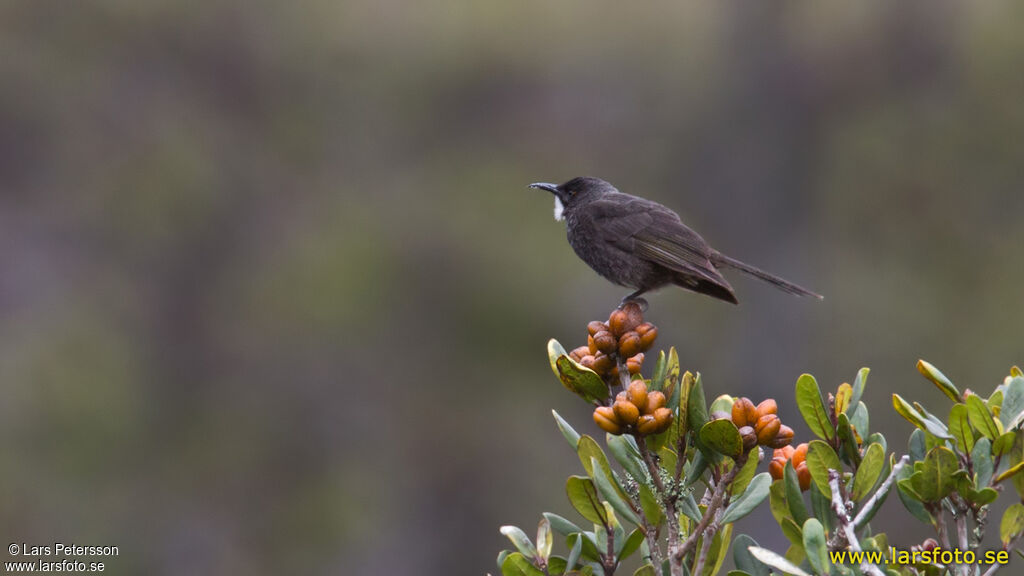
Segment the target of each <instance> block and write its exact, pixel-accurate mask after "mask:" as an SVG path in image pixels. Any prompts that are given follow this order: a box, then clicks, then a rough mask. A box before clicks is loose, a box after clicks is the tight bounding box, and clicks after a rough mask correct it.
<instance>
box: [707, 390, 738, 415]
mask: <svg viewBox="0 0 1024 576" xmlns="http://www.w3.org/2000/svg"><path fill="white" fill-rule="evenodd" d="M733 402H735V401H734V400H733V399H732V396H729V395H728V394H722V395H721V396H719V397H718V398H715V399H714V400H713V401H712V402H711V407H710V408H708V410H710V411H711V413H712V414H714V413H715V412H725V413H726V414H731V413H732V405H733Z"/></svg>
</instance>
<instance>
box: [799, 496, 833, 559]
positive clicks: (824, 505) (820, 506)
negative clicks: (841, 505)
mask: <svg viewBox="0 0 1024 576" xmlns="http://www.w3.org/2000/svg"><path fill="white" fill-rule="evenodd" d="M809 492H810V493H811V516H813V517H814V518H817V519H818V520H819V521H820V522H821V523H822V524H823V525H824V526H825V532H828V533H831V532H832V529H833V527H834V524H835V513H834V512H833V511H832V500H831V498H830V497H828V496H826V495H824V494H822V493H821V492H820V491H819V490H817V488H815V489H814V490H809ZM798 542H799V543H800V549H801V550H802V549H803V547H804V544H803V537H801V539H800V540H799V541H798Z"/></svg>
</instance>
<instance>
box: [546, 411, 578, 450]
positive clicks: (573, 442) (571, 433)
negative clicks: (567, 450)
mask: <svg viewBox="0 0 1024 576" xmlns="http://www.w3.org/2000/svg"><path fill="white" fill-rule="evenodd" d="M551 414H553V415H554V417H555V424H557V425H558V430H559V431H560V432H561V433H562V436H565V440H566V441H567V442H569V446H572V449H573V450H575V449H576V446H577V445H579V443H580V435H579V433H578V432H576V430H573V427H572V426H570V425H569V423H568V422H566V421H565V419H564V418H562V416H561V415H559V414H558V412H555V411H554V410H552V411H551Z"/></svg>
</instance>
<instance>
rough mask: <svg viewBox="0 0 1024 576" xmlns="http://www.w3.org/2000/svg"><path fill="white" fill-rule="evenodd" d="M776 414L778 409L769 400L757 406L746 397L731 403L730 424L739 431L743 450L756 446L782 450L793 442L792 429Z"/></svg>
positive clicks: (773, 402)
mask: <svg viewBox="0 0 1024 576" xmlns="http://www.w3.org/2000/svg"><path fill="white" fill-rule="evenodd" d="M778 412H779V407H778V406H777V405H776V404H775V400H772V399H771V398H769V399H767V400H765V401H764V402H761V403H760V404H758V405H757V406H754V403H753V402H751V401H750V398H746V397H743V398H739V399H737V400H736V401H735V402H733V404H732V414H731V417H732V423H733V424H735V425H736V427H737V428H739V429H740V437H741V438H743V449H744V450H752V449H753V448H754V446H757V445H758V444H760V445H761V446H767V447H769V448H782V447H783V446H787V445H789V443H790V442H792V441H793V429H792V428H790V427H789V426H786V425H785V424H783V423H782V420H779V416H778Z"/></svg>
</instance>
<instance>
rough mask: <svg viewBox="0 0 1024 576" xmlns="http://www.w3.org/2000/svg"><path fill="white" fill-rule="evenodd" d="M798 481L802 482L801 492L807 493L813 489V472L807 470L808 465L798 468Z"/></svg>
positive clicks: (801, 465)
mask: <svg viewBox="0 0 1024 576" xmlns="http://www.w3.org/2000/svg"><path fill="white" fill-rule="evenodd" d="M796 479H797V480H798V481H799V482H800V490H803V491H806V490H807V489H808V488H810V487H811V471H810V470H808V469H807V464H800V465H799V466H797V467H796Z"/></svg>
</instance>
